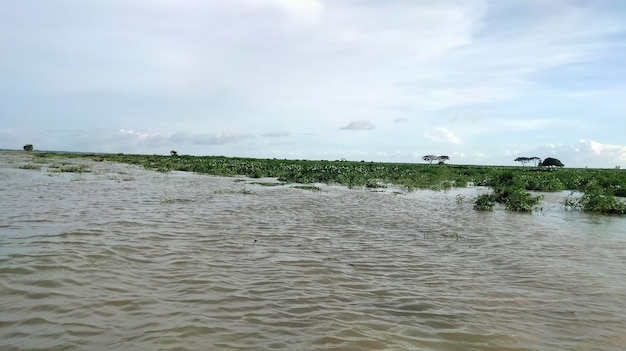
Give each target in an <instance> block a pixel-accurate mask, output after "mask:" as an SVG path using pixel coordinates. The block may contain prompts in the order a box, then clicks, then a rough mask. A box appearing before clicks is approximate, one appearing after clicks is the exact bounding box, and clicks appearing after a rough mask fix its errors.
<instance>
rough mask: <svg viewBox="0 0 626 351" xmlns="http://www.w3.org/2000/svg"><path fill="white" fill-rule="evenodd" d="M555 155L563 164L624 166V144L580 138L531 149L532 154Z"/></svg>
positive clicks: (625, 152) (625, 154) (625, 148)
mask: <svg viewBox="0 0 626 351" xmlns="http://www.w3.org/2000/svg"><path fill="white" fill-rule="evenodd" d="M535 155H536V156H538V157H540V158H546V157H555V158H558V159H559V160H560V161H561V162H563V163H564V164H565V166H572V167H593V168H614V167H615V166H622V167H624V166H626V145H616V144H603V143H600V142H597V141H593V140H586V139H580V140H579V141H578V143H575V144H570V145H566V144H562V143H556V144H548V145H545V146H542V147H540V148H537V149H535V150H533V152H532V156H535Z"/></svg>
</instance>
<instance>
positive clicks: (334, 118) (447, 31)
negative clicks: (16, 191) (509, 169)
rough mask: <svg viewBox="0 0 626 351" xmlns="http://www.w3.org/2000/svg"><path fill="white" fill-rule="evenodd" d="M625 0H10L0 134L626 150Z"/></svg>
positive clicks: (533, 152) (160, 142) (76, 139)
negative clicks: (622, 0)
mask: <svg viewBox="0 0 626 351" xmlns="http://www.w3.org/2000/svg"><path fill="white" fill-rule="evenodd" d="M624 18H626V6H624V5H623V2H621V1H619V0H615V1H609V0H606V1H602V0H599V1H579V0H571V1H568V0H545V1H544V0H524V1H521V0H520V1H517V0H510V1H497V0H493V1H487V0H485V1H481V0H458V1H455V0H432V1H429V0H420V1H415V0H389V1H364V0H333V1H324V0H229V1H218V0H202V1H201V0H106V1H104V0H90V1H69V0H59V1H47V0H23V1H4V2H2V3H0V52H1V54H0V77H1V79H0V121H1V123H0V148H8V149H20V148H21V147H22V146H23V145H24V144H26V143H32V144H34V145H35V149H39V150H63V151H89V152H124V153H157V154H165V153H169V151H170V150H172V149H174V150H177V151H178V153H179V154H195V155H226V156H242V157H264V158H265V157H269V158H273V157H276V158H297V159H301V158H307V159H339V158H346V159H352V160H368V161H370V160H371V161H391V162H423V161H422V160H421V157H422V156H423V155H426V154H435V155H449V156H450V158H451V160H450V162H451V163H462V164H505V165H512V164H515V163H514V162H513V159H514V158H516V157H518V156H529V157H532V156H537V157H541V158H545V157H557V158H559V159H560V160H561V161H562V162H563V163H564V164H565V165H566V166H571V167H584V166H589V167H611V168H612V167H615V166H616V165H621V166H623V167H626V137H624V135H625V133H624V130H626V122H624V121H625V119H624V117H626V104H625V103H624V101H626V65H624V62H626V21H624Z"/></svg>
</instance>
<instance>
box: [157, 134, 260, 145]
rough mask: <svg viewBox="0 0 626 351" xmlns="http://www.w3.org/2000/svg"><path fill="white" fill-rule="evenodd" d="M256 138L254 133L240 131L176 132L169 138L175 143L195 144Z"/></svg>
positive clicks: (213, 143)
mask: <svg viewBox="0 0 626 351" xmlns="http://www.w3.org/2000/svg"><path fill="white" fill-rule="evenodd" d="M250 138H254V136H253V135H250V134H247V133H239V132H232V131H227V132H219V133H212V134H188V133H175V134H173V135H172V136H171V137H170V138H169V140H170V141H171V142H173V143H182V144H194V145H222V144H230V143H238V142H240V141H242V140H245V139H250Z"/></svg>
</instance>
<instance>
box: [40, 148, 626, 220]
mask: <svg viewBox="0 0 626 351" xmlns="http://www.w3.org/2000/svg"><path fill="white" fill-rule="evenodd" d="M54 155H58V156H62V157H77V158H80V157H85V158H90V159H94V160H98V161H101V160H106V161H110V162H121V163H128V164H135V165H141V166H143V167H145V168H147V169H151V170H156V171H161V172H168V171H187V172H196V173H203V174H212V175H219V176H230V177H235V176H246V177H251V178H265V177H269V178H277V179H278V180H279V181H280V182H283V183H301V184H313V183H325V184H337V185H343V186H346V187H348V188H366V187H367V188H378V187H385V186H387V185H395V186H400V187H403V188H404V189H406V191H412V190H416V189H433V190H446V189H450V188H453V187H465V186H467V185H476V186H487V187H491V188H493V189H494V192H493V194H491V195H489V197H488V198H487V197H485V196H482V197H478V198H476V199H475V205H476V206H475V207H476V208H477V209H483V208H489V205H488V202H487V200H490V201H491V202H492V203H494V204H495V203H501V204H503V205H504V206H505V207H506V208H507V209H509V210H512V211H523V212H525V211H528V210H529V209H532V208H533V207H534V206H536V204H537V203H538V201H539V200H537V197H536V196H532V195H531V194H530V193H528V191H547V192H557V191H562V190H571V191H579V192H586V191H587V190H588V189H590V186H592V185H593V186H597V187H599V188H600V189H602V191H603V195H602V196H609V195H608V194H610V196H613V198H616V197H624V196H626V170H619V169H581V168H578V169H576V168H551V167H519V166H473V165H448V164H446V165H435V164H432V165H430V164H412V163H379V162H342V161H321V160H281V159H252V158H236V157H223V156H189V155H174V156H165V155H127V154H97V155H96V154H72V153H70V154H65V153H63V154H60V153H59V154H56V153H54ZM37 157H51V155H48V154H39V155H37ZM592 198H593V197H592V196H591V195H590V200H583V201H588V202H590V203H593V201H592V200H591V199H592ZM617 201H618V202H620V200H619V199H617ZM620 203H621V202H620ZM619 206H620V205H619V204H616V205H615V208H617V209H619ZM491 208H493V207H491ZM587 208H588V209H587V210H588V211H597V212H603V211H605V210H601V209H602V208H603V207H601V206H587ZM605 212H606V211H605ZM603 213H604V212H603ZM610 213H612V212H610Z"/></svg>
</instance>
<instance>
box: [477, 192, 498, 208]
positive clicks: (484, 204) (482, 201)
mask: <svg viewBox="0 0 626 351" xmlns="http://www.w3.org/2000/svg"><path fill="white" fill-rule="evenodd" d="M494 205H495V204H494V202H493V201H492V200H491V195H489V194H483V195H480V196H478V197H477V198H476V199H475V200H474V209H475V210H477V211H493V206H494Z"/></svg>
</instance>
